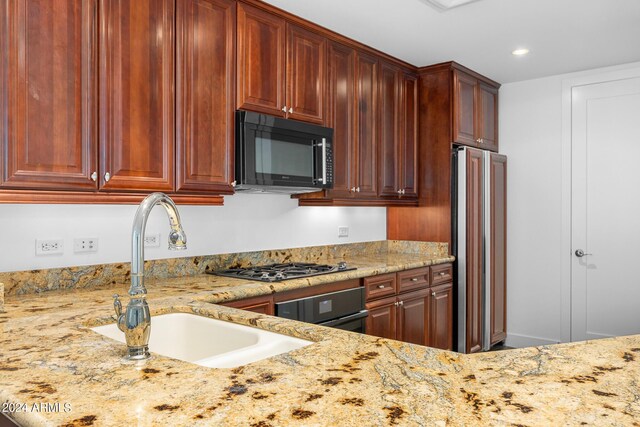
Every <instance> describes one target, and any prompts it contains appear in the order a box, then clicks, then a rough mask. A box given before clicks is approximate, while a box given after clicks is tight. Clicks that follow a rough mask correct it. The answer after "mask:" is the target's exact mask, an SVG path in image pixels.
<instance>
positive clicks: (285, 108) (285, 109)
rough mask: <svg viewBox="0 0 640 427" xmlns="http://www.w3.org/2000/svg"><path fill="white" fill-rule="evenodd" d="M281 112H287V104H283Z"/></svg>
mask: <svg viewBox="0 0 640 427" xmlns="http://www.w3.org/2000/svg"><path fill="white" fill-rule="evenodd" d="M282 112H283V113H286V112H287V106H286V105H285V106H284V107H282Z"/></svg>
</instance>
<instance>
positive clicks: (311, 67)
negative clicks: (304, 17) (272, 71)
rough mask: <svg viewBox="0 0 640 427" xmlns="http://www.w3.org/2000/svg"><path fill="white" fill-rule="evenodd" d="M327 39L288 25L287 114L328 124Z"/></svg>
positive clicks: (299, 118)
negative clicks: (325, 108)
mask: <svg viewBox="0 0 640 427" xmlns="http://www.w3.org/2000/svg"><path fill="white" fill-rule="evenodd" d="M326 70H327V39H326V38H324V37H322V36H321V35H319V34H317V33H314V32H311V31H307V30H305V29H303V28H300V27H297V26H295V25H292V24H288V25H287V103H286V106H287V116H288V117H289V118H291V119H297V120H305V121H308V122H312V123H317V124H324V101H325V86H326V85H325V82H326V74H327V71H326Z"/></svg>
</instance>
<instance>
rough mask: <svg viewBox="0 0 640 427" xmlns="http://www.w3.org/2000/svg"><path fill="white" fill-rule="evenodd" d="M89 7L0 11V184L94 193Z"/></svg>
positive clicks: (72, 4)
mask: <svg viewBox="0 0 640 427" xmlns="http://www.w3.org/2000/svg"><path fill="white" fill-rule="evenodd" d="M96 19H97V8H96V2H95V1H94V0H84V1H68V2H52V1H51V0H24V1H6V0H5V1H4V2H3V5H2V6H0V29H1V30H0V32H1V34H0V48H1V49H0V50H1V51H2V59H0V80H1V82H0V113H1V114H0V144H1V145H0V160H1V161H2V165H0V171H2V169H4V171H3V173H2V175H3V176H2V177H0V185H1V186H2V187H6V188H19V189H30V188H32V189H60V190H95V189H96V188H97V187H96V186H97V184H96V183H95V182H94V181H92V180H91V175H92V173H93V172H94V171H96V170H97V167H96V166H97V165H96V159H97V155H96V147H97V143H96V110H95V102H96V85H95V73H96V69H95V67H96V59H97V57H96V51H95V42H94V37H95V29H96V24H97V23H96Z"/></svg>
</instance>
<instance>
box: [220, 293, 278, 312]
mask: <svg viewBox="0 0 640 427" xmlns="http://www.w3.org/2000/svg"><path fill="white" fill-rule="evenodd" d="M222 305H224V306H226V307H233V308H239V309H240V310H247V311H252V312H254V313H260V314H268V315H269V316H273V315H274V314H275V310H274V303H273V295H264V296H259V297H253V298H246V299H241V300H237V301H231V302H227V303H223V304H222Z"/></svg>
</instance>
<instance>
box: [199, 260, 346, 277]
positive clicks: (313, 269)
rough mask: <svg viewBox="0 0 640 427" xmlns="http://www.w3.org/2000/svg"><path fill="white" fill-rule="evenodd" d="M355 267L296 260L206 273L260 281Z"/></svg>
mask: <svg viewBox="0 0 640 427" xmlns="http://www.w3.org/2000/svg"><path fill="white" fill-rule="evenodd" d="M355 269H356V268H355V267H348V266H347V264H346V263H345V262H340V263H339V264H338V265H328V264H314V263H301V262H296V263H285V264H269V265H261V266H254V267H246V268H229V269H223V270H216V271H208V272H207V273H209V274H215V275H218V276H226V277H236V278H241V279H248V280H258V281H262V282H279V281H281V280H290V279H299V278H302V277H310V276H318V275H320V274H329V273H336V272H340V271H349V270H355Z"/></svg>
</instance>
